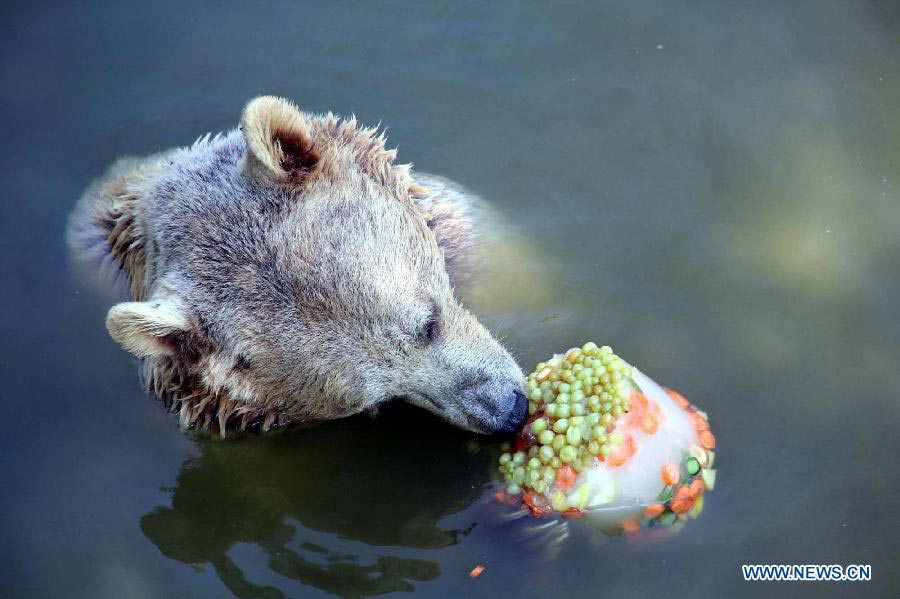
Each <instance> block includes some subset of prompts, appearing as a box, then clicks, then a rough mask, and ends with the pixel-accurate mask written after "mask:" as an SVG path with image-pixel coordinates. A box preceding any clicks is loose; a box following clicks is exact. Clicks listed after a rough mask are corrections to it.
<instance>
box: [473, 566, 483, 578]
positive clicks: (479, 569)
mask: <svg viewBox="0 0 900 599" xmlns="http://www.w3.org/2000/svg"><path fill="white" fill-rule="evenodd" d="M482 572H484V566H482V565H481V564H478V565H477V566H475V567H474V568H472V571H471V572H469V578H478V577H479V576H481V573H482Z"/></svg>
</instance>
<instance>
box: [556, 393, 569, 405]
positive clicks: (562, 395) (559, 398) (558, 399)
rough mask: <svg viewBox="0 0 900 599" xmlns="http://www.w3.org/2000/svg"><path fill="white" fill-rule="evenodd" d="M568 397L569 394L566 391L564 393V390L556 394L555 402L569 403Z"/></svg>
mask: <svg viewBox="0 0 900 599" xmlns="http://www.w3.org/2000/svg"><path fill="white" fill-rule="evenodd" d="M569 398H570V396H569V394H568V393H566V392H563V393H560V394H559V395H557V396H556V403H558V404H566V403H569Z"/></svg>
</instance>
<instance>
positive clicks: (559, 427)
mask: <svg viewBox="0 0 900 599" xmlns="http://www.w3.org/2000/svg"><path fill="white" fill-rule="evenodd" d="M568 428H569V421H568V420H566V419H565V418H560V419H559V420H557V421H556V422H554V423H553V431H554V432H557V433H564V432H566V429H568Z"/></svg>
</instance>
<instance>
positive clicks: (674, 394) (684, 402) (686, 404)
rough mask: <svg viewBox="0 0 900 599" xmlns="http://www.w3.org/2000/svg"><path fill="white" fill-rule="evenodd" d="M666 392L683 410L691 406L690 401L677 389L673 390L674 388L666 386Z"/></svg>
mask: <svg viewBox="0 0 900 599" xmlns="http://www.w3.org/2000/svg"><path fill="white" fill-rule="evenodd" d="M666 392H668V394H669V397H671V398H672V399H674V400H675V403H677V404H678V405H679V406H681V407H682V408H684V409H685V410H687V409H688V408H689V407H691V402H689V401H688V400H687V399H685V398H684V395H682V394H681V393H679V392H678V391H675V390H674V389H669V388H668V387H666Z"/></svg>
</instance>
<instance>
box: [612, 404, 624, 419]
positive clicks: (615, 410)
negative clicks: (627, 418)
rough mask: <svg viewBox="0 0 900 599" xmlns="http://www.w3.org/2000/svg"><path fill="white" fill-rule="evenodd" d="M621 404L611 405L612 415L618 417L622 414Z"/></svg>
mask: <svg viewBox="0 0 900 599" xmlns="http://www.w3.org/2000/svg"><path fill="white" fill-rule="evenodd" d="M622 413H623V412H622V406H613V409H612V415H613V416H615V417H616V418H618V417H619V416H621V415H622Z"/></svg>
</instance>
